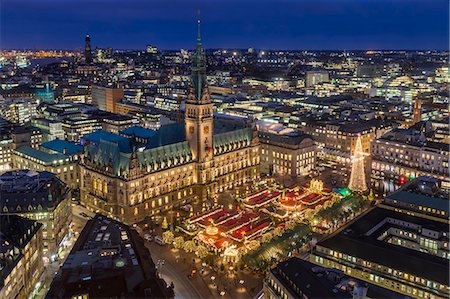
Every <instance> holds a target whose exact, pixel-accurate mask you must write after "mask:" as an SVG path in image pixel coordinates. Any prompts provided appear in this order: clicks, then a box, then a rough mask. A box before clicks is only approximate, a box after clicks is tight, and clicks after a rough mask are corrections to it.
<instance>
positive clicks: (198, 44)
mask: <svg viewBox="0 0 450 299" xmlns="http://www.w3.org/2000/svg"><path fill="white" fill-rule="evenodd" d="M201 45H202V38H201V36H200V10H199V11H198V12H197V47H199V46H201Z"/></svg>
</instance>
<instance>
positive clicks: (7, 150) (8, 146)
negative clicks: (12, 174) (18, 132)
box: [0, 132, 14, 172]
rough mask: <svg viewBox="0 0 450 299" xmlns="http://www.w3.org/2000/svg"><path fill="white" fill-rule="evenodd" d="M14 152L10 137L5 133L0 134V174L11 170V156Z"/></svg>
mask: <svg viewBox="0 0 450 299" xmlns="http://www.w3.org/2000/svg"><path fill="white" fill-rule="evenodd" d="M13 150H14V143H13V140H12V137H11V135H10V134H8V133H7V132H1V134H0V172H3V171H6V170H10V169H11V155H12V151H13Z"/></svg>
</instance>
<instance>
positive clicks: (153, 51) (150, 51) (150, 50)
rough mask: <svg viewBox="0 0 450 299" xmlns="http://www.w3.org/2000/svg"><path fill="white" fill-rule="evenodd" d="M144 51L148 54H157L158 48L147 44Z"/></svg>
mask: <svg viewBox="0 0 450 299" xmlns="http://www.w3.org/2000/svg"><path fill="white" fill-rule="evenodd" d="M146 51H147V53H148V54H157V53H158V49H157V48H156V47H153V46H152V45H147V49H146Z"/></svg>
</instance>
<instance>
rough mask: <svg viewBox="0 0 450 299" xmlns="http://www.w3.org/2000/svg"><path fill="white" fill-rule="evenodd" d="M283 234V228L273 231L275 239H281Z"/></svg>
mask: <svg viewBox="0 0 450 299" xmlns="http://www.w3.org/2000/svg"><path fill="white" fill-rule="evenodd" d="M282 234H283V229H282V228H281V227H276V228H275V229H274V230H273V236H274V237H275V238H278V237H280V236H281V235H282Z"/></svg>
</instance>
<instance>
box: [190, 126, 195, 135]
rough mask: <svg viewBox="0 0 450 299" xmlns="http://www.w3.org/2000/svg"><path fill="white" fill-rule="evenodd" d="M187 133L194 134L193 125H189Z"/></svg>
mask: <svg viewBox="0 0 450 299" xmlns="http://www.w3.org/2000/svg"><path fill="white" fill-rule="evenodd" d="M189 133H191V134H194V127H193V126H190V127H189Z"/></svg>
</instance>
